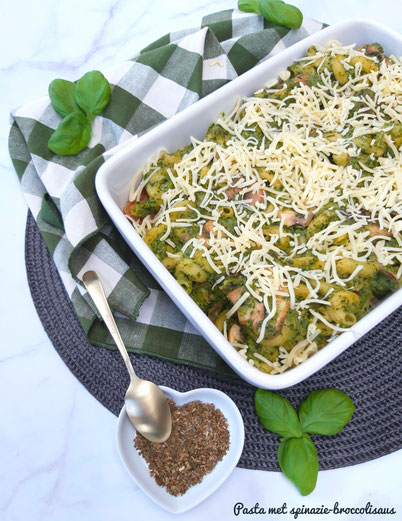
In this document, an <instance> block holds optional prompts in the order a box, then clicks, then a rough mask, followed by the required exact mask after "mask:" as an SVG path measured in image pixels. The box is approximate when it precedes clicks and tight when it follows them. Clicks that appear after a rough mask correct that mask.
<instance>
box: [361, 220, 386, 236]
mask: <svg viewBox="0 0 402 521" xmlns="http://www.w3.org/2000/svg"><path fill="white" fill-rule="evenodd" d="M366 228H367V229H368V230H369V232H370V237H376V236H377V235H385V236H386V237H392V233H391V232H389V231H388V230H385V229H384V228H381V226H380V223H378V222H374V223H370V224H368V225H367V226H366Z"/></svg>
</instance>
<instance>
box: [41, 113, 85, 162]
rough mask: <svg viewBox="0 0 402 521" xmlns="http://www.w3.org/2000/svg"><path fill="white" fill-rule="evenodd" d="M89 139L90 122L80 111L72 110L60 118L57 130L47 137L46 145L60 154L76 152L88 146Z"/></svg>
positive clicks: (66, 154)
mask: <svg viewBox="0 0 402 521" xmlns="http://www.w3.org/2000/svg"><path fill="white" fill-rule="evenodd" d="M90 139H91V124H90V123H89V121H88V120H87V118H86V117H85V114H83V113H82V112H81V111H80V112H72V113H71V114H69V115H68V116H66V117H65V118H64V119H62V120H61V122H60V124H59V126H58V127H57V130H56V131H55V132H54V133H53V134H52V136H51V138H50V139H49V143H48V147H49V148H50V150H51V151H52V152H55V153H56V154H60V155H61V156H69V155H73V154H77V153H78V152H80V151H81V150H83V149H84V148H86V147H87V146H88V143H89V140H90Z"/></svg>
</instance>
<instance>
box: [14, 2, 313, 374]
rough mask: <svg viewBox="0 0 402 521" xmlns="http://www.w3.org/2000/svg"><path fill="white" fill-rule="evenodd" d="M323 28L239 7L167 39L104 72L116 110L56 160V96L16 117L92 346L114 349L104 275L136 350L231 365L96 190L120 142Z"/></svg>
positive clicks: (36, 191)
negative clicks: (293, 25)
mask: <svg viewBox="0 0 402 521" xmlns="http://www.w3.org/2000/svg"><path fill="white" fill-rule="evenodd" d="M322 27H323V25H322V24H320V23H317V22H314V21H312V20H304V23H303V25H302V27H301V28H300V29H298V30H289V29H287V28H285V27H280V26H278V25H275V24H272V23H270V22H267V21H266V20H264V19H263V18H262V17H261V16H257V15H254V14H249V13H242V12H239V11H237V10H232V9H231V10H227V11H221V12H218V13H214V14H211V15H208V16H206V17H204V18H203V20H202V23H201V26H200V27H197V28H195V29H187V30H183V31H178V32H175V33H170V34H167V35H166V36H163V37H162V38H160V39H159V40H158V41H156V42H154V43H153V44H151V45H149V46H148V47H146V48H145V49H144V50H143V51H141V53H140V54H139V55H138V56H137V57H135V58H134V59H132V60H128V61H126V62H124V63H120V64H119V65H117V66H116V67H113V68H112V69H109V70H106V71H103V72H104V74H105V76H106V78H107V79H108V80H109V82H110V84H111V86H112V96H111V101H110V103H109V105H108V106H107V108H106V110H105V111H104V112H103V114H102V115H100V116H97V117H96V118H95V120H94V123H93V133H92V138H91V142H90V144H89V147H88V148H87V149H86V150H84V151H82V152H80V153H79V154H78V155H76V156H64V157H63V156H58V155H55V154H53V153H52V152H51V151H50V150H49V148H48V147H47V143H48V140H49V138H50V136H51V135H52V133H53V131H54V130H55V129H56V127H57V125H58V123H59V121H60V116H59V115H58V114H57V113H56V112H55V111H54V109H53V107H52V105H51V104H50V100H49V97H48V96H45V97H43V98H41V99H38V100H35V101H33V102H31V103H28V104H26V105H24V106H22V107H21V108H18V109H17V110H15V111H13V113H12V126H11V130H10V137H9V151H10V155H11V158H12V161H13V164H14V167H15V169H16V171H17V174H18V176H19V179H20V181H21V186H22V190H23V194H24V196H25V199H26V201H27V203H28V206H29V209H30V211H31V212H32V214H33V216H34V218H35V220H36V222H37V224H38V226H39V229H40V232H41V234H42V236H43V238H44V239H45V241H46V244H47V247H48V248H49V250H50V252H51V254H52V256H53V259H54V262H55V263H56V266H57V269H58V271H59V273H60V276H61V278H62V280H63V283H64V285H65V287H66V290H67V292H68V294H69V296H70V298H71V301H72V303H73V305H74V308H75V310H76V312H77V315H78V318H79V320H80V323H81V325H82V327H83V329H84V331H85V333H86V335H87V337H88V339H89V340H90V342H92V343H94V344H97V345H100V346H104V347H107V348H115V346H114V343H113V341H112V339H111V337H110V336H109V334H108V333H107V331H106V328H105V327H104V325H103V323H102V322H101V321H100V320H99V318H98V315H97V313H96V310H95V308H94V305H93V303H92V301H91V299H90V297H89V296H88V294H87V292H86V291H85V288H84V287H83V285H82V282H81V281H80V278H81V276H82V274H83V273H85V271H87V270H96V271H97V272H98V273H99V274H100V277H101V278H102V281H103V283H104V285H105V289H106V293H107V296H108V299H109V302H110V304H111V306H112V308H113V309H114V310H115V311H116V312H117V313H116V318H117V323H118V326H119V329H120V331H121V333H122V337H123V340H124V342H125V344H126V346H127V348H128V350H130V351H134V352H138V353H148V354H152V355H156V356H160V357H163V358H166V359H169V360H173V361H177V362H181V363H185V364H190V365H194V366H198V367H203V368H207V369H212V370H216V371H219V372H223V373H228V372H230V369H229V368H228V367H227V366H226V364H225V363H224V362H223V361H222V360H221V359H220V358H219V356H218V355H217V354H216V353H215V351H214V350H213V349H212V348H211V347H210V346H209V345H208V344H207V343H206V342H205V340H204V339H203V338H202V337H201V336H200V335H199V333H198V332H197V331H196V330H195V329H194V328H193V326H192V325H191V324H190V323H189V322H188V321H187V320H186V319H185V317H184V316H183V315H182V314H181V313H180V311H179V310H178V309H177V308H176V307H175V305H174V304H173V303H172V301H171V300H170V299H169V297H168V296H167V295H166V294H165V293H164V292H163V291H162V290H161V289H160V287H159V286H158V284H157V283H156V282H155V281H154V280H153V279H152V277H151V276H150V275H149V273H148V272H147V271H146V269H145V268H144V267H143V266H142V264H141V263H140V262H139V261H138V259H137V258H136V257H135V256H134V255H133V253H132V252H131V250H129V249H128V247H127V245H126V244H125V243H124V241H123V240H122V239H121V237H120V236H119V234H118V233H117V231H116V229H115V228H114V226H113V225H112V224H111V222H110V220H109V218H108V216H107V214H106V213H105V211H104V209H103V207H102V205H101V203H100V201H99V199H98V197H97V195H96V192H95V186H94V179H95V174H96V172H97V170H98V168H99V167H100V165H101V164H102V163H103V162H104V161H105V160H106V159H107V158H108V157H109V156H110V155H111V153H112V150H111V149H113V151H115V150H116V146H124V143H125V142H126V141H127V139H129V138H131V137H132V136H133V135H141V134H143V133H145V132H146V131H148V130H149V129H150V128H152V127H154V126H155V125H158V124H159V123H161V122H162V121H164V120H165V119H167V118H169V117H171V116H173V115H174V114H176V113H177V112H179V111H180V110H183V109H184V108H186V107H188V106H189V105H191V104H192V103H195V102H196V101H197V100H199V99H200V98H202V97H204V96H206V95H207V94H209V93H211V92H212V91H214V90H215V89H217V88H219V87H221V86H222V85H224V84H225V83H227V82H228V81H230V80H232V79H234V78H236V77H237V76H239V75H240V74H242V73H244V72H245V71H247V70H248V69H250V68H251V67H253V66H254V65H256V64H257V63H259V62H261V61H262V60H264V59H266V58H268V57H270V56H272V55H274V54H276V53H277V52H279V51H281V50H282V49H284V48H286V47H289V46H290V45H292V44H293V43H295V42H297V41H298V40H301V39H302V38H305V37H306V36H308V35H310V34H312V33H314V32H316V31H319V30H320V29H321V28H322Z"/></svg>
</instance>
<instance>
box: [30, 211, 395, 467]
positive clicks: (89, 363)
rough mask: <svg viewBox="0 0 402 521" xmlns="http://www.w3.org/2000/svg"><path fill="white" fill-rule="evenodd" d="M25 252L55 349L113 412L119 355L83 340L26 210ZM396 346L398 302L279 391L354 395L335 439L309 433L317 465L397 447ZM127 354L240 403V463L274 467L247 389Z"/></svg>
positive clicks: (119, 396) (149, 369)
mask: <svg viewBox="0 0 402 521" xmlns="http://www.w3.org/2000/svg"><path fill="white" fill-rule="evenodd" d="M25 257H26V268H27V274H28V282H29V286H30V289H31V294H32V298H33V301H34V304H35V307H36V310H37V312H38V315H39V318H40V320H41V321H42V324H43V326H44V328H45V330H46V332H47V334H48V335H49V338H50V340H51V342H52V343H53V345H54V347H55V349H56V350H57V352H58V353H59V355H60V356H61V358H62V359H63V360H64V362H65V363H66V365H67V366H68V367H69V369H70V370H71V372H72V373H73V374H74V375H75V376H76V377H77V378H78V380H79V381H80V382H81V383H82V384H83V385H84V386H85V387H86V388H87V389H88V391H89V392H90V393H91V394H92V395H93V396H95V398H96V399H97V400H99V401H100V402H101V403H102V404H103V405H104V406H105V407H107V408H108V409H109V410H110V411H112V412H113V413H114V414H116V415H117V414H118V413H119V411H120V409H121V407H122V405H123V398H124V394H125V390H126V388H127V386H128V375H127V371H126V369H125V366H124V364H123V361H122V360H121V358H120V354H119V353H118V351H110V350H108V349H102V348H100V347H95V346H92V345H91V344H90V343H89V342H88V340H87V339H86V337H85V335H84V332H83V330H82V329H81V326H80V325H79V322H78V319H77V317H76V314H75V312H74V309H73V306H72V304H71V301H70V300H69V298H68V295H67V293H66V291H65V289H64V286H63V284H62V282H61V279H60V277H59V275H58V273H57V270H56V267H55V265H54V263H53V260H52V258H51V257H50V254H49V251H48V249H47V248H46V245H45V242H44V241H43V239H42V237H41V235H40V233H39V231H38V228H37V226H36V223H35V221H34V220H33V218H32V216H31V215H30V214H29V216H28V221H27V227H26V237H25ZM401 345H402V308H400V309H398V310H397V311H395V312H394V313H393V314H392V315H391V316H390V317H388V318H387V319H386V320H384V321H383V322H381V324H379V325H378V326H377V327H376V328H375V329H373V330H372V331H371V332H370V333H368V334H367V335H366V336H364V337H363V338H362V339H360V340H359V341H358V342H356V343H355V344H354V345H353V346H351V347H350V348H349V349H347V350H346V351H345V352H344V353H343V354H342V355H340V356H339V357H338V358H336V359H335V360H334V361H333V362H331V363H330V364H328V365H327V366H326V367H324V368H323V369H322V370H321V371H319V372H318V373H316V374H315V375H313V376H311V377H310V378H309V379H308V380H307V381H305V382H302V383H300V384H298V385H296V386H295V387H292V388H291V389H288V390H285V391H283V392H281V394H282V395H283V396H286V398H287V399H288V400H290V402H291V403H292V404H293V405H295V406H298V405H299V404H300V403H301V402H302V401H303V400H304V399H305V397H306V396H307V395H308V393H309V392H310V391H312V390H314V389H321V388H325V387H335V388H337V389H341V390H342V391H344V392H346V393H347V394H348V395H349V396H351V398H352V399H353V401H354V403H355V405H356V412H355V414H354V416H353V420H352V421H351V422H350V424H349V425H347V426H346V427H345V429H343V431H342V432H341V433H340V434H338V435H337V436H336V437H334V438H332V437H325V436H323V437H321V436H314V441H315V443H316V446H317V450H318V455H319V461H320V468H321V469H323V470H325V469H333V468H338V467H345V466H348V465H355V464H357V463H362V462H364V461H367V460H371V459H375V458H378V457H380V456H384V455H385V454H389V453H390V452H393V451H396V450H398V449H400V448H401V446H402V443H401V401H402V400H401V398H402V396H401V384H400V382H401V367H402V361H401V356H400V355H401ZM130 357H131V359H132V361H133V365H134V367H135V369H136V371H137V372H138V374H139V376H140V377H142V378H147V379H150V380H152V381H155V382H156V383H157V384H159V385H166V386H168V387H172V388H174V389H177V390H178V391H187V390H190V389H195V388H198V387H214V388H216V389H220V390H221V391H223V392H225V393H226V394H227V395H229V396H230V397H231V398H232V399H233V400H234V401H235V402H236V404H237V406H238V407H239V409H240V412H241V414H242V416H243V420H244V425H245V429H246V440H245V445H244V450H243V454H242V457H241V459H240V461H239V466H240V467H245V468H249V469H261V470H279V467H278V464H277V459H276V451H277V446H278V441H279V438H278V436H276V435H273V434H271V433H269V432H268V431H266V430H264V429H263V428H262V427H261V425H260V424H259V422H258V419H257V416H256V414H255V412H254V405H253V397H254V391H255V389H254V388H253V387H251V386H250V385H248V384H247V383H245V382H243V381H242V380H240V379H234V378H227V377H226V378H225V377H222V376H219V375H217V374H214V373H212V372H207V371H203V370H200V369H196V368H193V367H188V366H185V365H179V364H173V363H171V362H167V361H165V360H161V359H158V358H155V357H150V356H147V355H133V354H131V355H130Z"/></svg>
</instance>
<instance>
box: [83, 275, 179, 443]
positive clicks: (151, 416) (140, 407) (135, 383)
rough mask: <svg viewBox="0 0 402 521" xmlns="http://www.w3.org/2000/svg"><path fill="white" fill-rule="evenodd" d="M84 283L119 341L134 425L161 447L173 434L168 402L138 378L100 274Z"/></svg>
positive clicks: (128, 408)
mask: <svg viewBox="0 0 402 521" xmlns="http://www.w3.org/2000/svg"><path fill="white" fill-rule="evenodd" d="M82 281H83V282H84V284H85V287H86V289H87V291H88V293H89V295H90V296H91V298H92V300H93V302H94V304H95V306H96V308H97V310H98V311H99V313H100V315H101V317H102V318H103V321H104V323H105V325H106V327H107V328H108V330H109V333H110V334H111V336H112V338H113V340H114V341H115V343H116V345H117V347H118V349H119V351H120V354H121V356H122V358H123V360H124V363H125V364H126V367H127V370H128V373H129V375H130V385H129V387H128V389H127V392H126V397H125V404H126V411H127V415H128V417H129V418H130V421H131V423H132V424H133V425H134V427H135V429H136V430H137V431H138V432H140V433H141V434H142V435H143V436H144V437H145V438H147V439H148V440H150V441H153V442H157V443H162V442H164V441H166V440H167V439H168V438H169V436H170V433H171V431H172V418H171V414H170V408H169V404H168V402H167V398H166V397H165V395H164V394H163V392H162V391H161V389H160V388H159V387H158V386H157V385H156V384H154V383H152V382H149V381H148V380H141V378H138V376H137V375H136V374H135V372H134V369H133V366H132V365H131V360H130V358H129V356H128V353H127V349H126V347H125V345H124V343H123V340H122V338H121V336H120V333H119V330H118V329H117V325H116V322H115V320H114V317H113V314H112V311H111V309H110V307H109V303H108V301H107V298H106V295H105V292H104V290H103V286H102V282H101V280H100V278H99V277H98V274H97V273H96V272H95V271H87V272H86V273H84V275H83V276H82Z"/></svg>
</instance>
